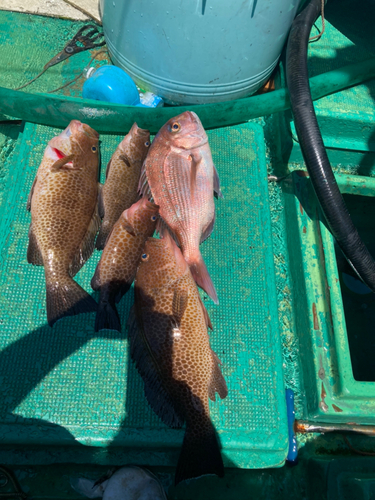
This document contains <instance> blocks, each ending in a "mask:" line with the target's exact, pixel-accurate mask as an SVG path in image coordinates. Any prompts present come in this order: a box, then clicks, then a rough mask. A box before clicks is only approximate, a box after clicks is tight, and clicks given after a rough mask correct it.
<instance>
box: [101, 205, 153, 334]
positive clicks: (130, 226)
mask: <svg viewBox="0 0 375 500" xmlns="http://www.w3.org/2000/svg"><path fill="white" fill-rule="evenodd" d="M158 210H159V207H158V206H157V205H154V204H153V203H150V202H149V201H148V200H147V199H146V198H141V199H140V200H139V201H137V203H134V205H132V206H131V207H130V208H128V209H127V210H125V211H124V212H123V213H122V214H121V216H120V218H119V219H118V221H117V222H116V224H115V225H114V227H113V229H112V232H111V234H110V236H109V238H108V241H107V244H106V246H105V248H104V250H103V254H102V256H101V259H100V261H99V263H98V265H97V268H96V271H95V275H94V277H93V279H92V281H91V286H92V288H93V289H94V290H100V301H99V308H98V312H97V314H96V321H95V331H96V332H98V331H99V330H101V329H103V328H109V329H113V330H118V331H119V332H121V324H120V318H119V315H118V312H117V309H116V305H115V302H119V301H120V300H121V297H122V296H123V295H124V294H125V293H126V292H127V291H128V290H129V288H130V285H131V284H132V283H133V281H134V278H135V273H136V271H137V266H138V263H139V259H140V258H141V254H142V251H143V247H144V244H145V241H146V239H147V237H149V236H152V235H153V234H154V231H155V227H156V221H157V217H158Z"/></svg>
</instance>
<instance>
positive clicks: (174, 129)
mask: <svg viewBox="0 0 375 500" xmlns="http://www.w3.org/2000/svg"><path fill="white" fill-rule="evenodd" d="M180 128H181V125H180V124H179V123H178V122H173V123H172V126H171V130H172V132H178V131H179V130H180Z"/></svg>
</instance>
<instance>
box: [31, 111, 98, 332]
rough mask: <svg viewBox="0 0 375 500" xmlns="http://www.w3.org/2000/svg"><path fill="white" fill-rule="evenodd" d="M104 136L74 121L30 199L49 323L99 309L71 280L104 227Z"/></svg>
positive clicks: (34, 253)
mask: <svg viewBox="0 0 375 500" xmlns="http://www.w3.org/2000/svg"><path fill="white" fill-rule="evenodd" d="M98 141H99V134H98V133H97V132H96V131H95V130H93V129H92V128H91V127H89V126H88V125H85V124H82V123H81V122H79V121H77V120H73V121H72V122H71V123H70V124H69V126H68V127H67V128H66V129H65V130H64V131H63V132H62V133H61V134H60V135H58V136H56V137H54V138H53V139H52V140H51V141H50V142H49V143H48V146H47V148H46V150H45V153H44V156H43V160H42V163H41V165H40V166H39V169H38V172H37V175H36V178H35V180H34V183H33V186H32V189H31V193H30V196H29V201H28V209H29V210H30V211H31V225H30V229H29V246H28V251H27V259H28V262H29V263H32V264H35V265H43V266H44V270H45V278H46V293H47V299H46V301H47V319H48V323H49V325H50V326H53V324H54V323H55V322H56V321H57V320H58V319H60V318H62V317H64V316H71V315H75V314H78V313H81V312H91V311H96V309H97V304H96V302H95V301H94V299H93V298H92V297H91V296H90V295H88V294H87V293H86V292H85V291H84V290H83V289H82V288H81V287H80V286H79V285H78V284H77V283H76V282H75V281H73V279H72V277H73V276H74V275H75V274H76V273H77V272H78V271H79V269H80V268H81V267H82V266H83V264H84V263H85V262H86V260H87V259H88V258H89V257H90V255H91V253H92V251H93V249H94V243H95V236H96V233H97V231H98V229H99V224H100V218H99V214H98V190H99V184H98V163H99V161H98V153H99V150H98Z"/></svg>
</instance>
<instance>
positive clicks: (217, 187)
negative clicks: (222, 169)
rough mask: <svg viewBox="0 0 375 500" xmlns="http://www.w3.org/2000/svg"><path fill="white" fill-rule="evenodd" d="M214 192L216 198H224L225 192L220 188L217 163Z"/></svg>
mask: <svg viewBox="0 0 375 500" xmlns="http://www.w3.org/2000/svg"><path fill="white" fill-rule="evenodd" d="M214 194H215V196H216V198H224V196H223V193H222V192H221V189H220V179H219V174H218V173H217V170H216V167H215V165H214Z"/></svg>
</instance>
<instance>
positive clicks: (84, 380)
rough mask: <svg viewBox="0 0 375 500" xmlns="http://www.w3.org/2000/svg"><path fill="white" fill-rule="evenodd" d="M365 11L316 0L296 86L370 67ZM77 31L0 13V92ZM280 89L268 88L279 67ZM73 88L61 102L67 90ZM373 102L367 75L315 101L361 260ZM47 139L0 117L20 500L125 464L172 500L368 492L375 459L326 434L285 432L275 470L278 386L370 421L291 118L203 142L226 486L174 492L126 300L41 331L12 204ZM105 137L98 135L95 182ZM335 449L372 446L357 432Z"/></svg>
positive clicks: (354, 326)
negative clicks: (292, 463)
mask: <svg viewBox="0 0 375 500" xmlns="http://www.w3.org/2000/svg"><path fill="white" fill-rule="evenodd" d="M363 6H364V7H366V8H368V14H367V15H365V14H364V13H363V12H362V11H363V9H362V10H361V11H359V10H358V11H357V10H356V11H355V12H353V9H352V7H351V5H350V2H349V1H348V0H345V1H341V2H340V3H339V2H338V1H337V0H330V2H328V4H327V7H326V31H325V34H324V35H323V37H322V39H321V40H320V41H319V42H315V43H312V44H311V45H310V48H309V68H310V76H313V75H317V74H321V73H324V72H326V71H329V70H331V69H333V68H340V67H342V66H345V65H346V64H349V63H351V62H357V61H360V60H366V59H370V58H371V57H374V56H375V51H374V43H373V42H374V38H375V35H374V34H373V30H372V26H371V23H370V21H369V19H371V16H370V7H371V5H370V0H368V1H366V2H363ZM372 19H373V17H372ZM81 25H82V23H79V22H72V21H67V20H56V19H48V18H43V17H38V16H29V15H26V14H15V13H9V12H3V11H0V26H1V31H0V41H1V43H0V57H1V58H2V60H3V61H5V62H6V64H5V65H4V69H3V70H2V72H1V73H0V86H5V87H16V86H18V85H21V84H23V83H25V82H26V81H27V80H28V79H30V78H32V77H34V76H35V75H36V74H37V73H38V72H39V71H40V69H41V68H42V67H43V65H44V64H45V62H47V61H48V60H49V59H50V58H51V57H52V56H53V55H55V54H56V53H57V52H58V51H60V50H61V48H62V44H63V43H62V41H61V40H67V39H69V38H70V37H71V36H73V35H74V34H75V32H76V31H77V29H78V28H79V27H80V26H81ZM317 25H318V26H321V21H320V20H319V21H318V22H317ZM91 57H92V54H90V53H88V52H85V53H82V54H79V55H77V56H75V57H74V58H71V59H69V60H68V61H67V62H66V63H64V64H62V65H58V66H55V67H54V68H51V69H50V70H49V71H48V72H47V73H46V74H45V75H43V76H42V77H41V78H40V79H39V80H37V81H36V82H35V83H34V84H32V85H33V87H32V86H30V92H47V91H49V90H52V89H54V88H56V87H59V86H61V85H63V84H64V83H66V82H68V81H69V80H71V79H72V78H74V76H76V74H78V73H79V72H80V71H81V70H82V68H83V67H84V66H85V65H86V64H88V62H89V61H90V58H91ZM99 59H101V61H100V62H99V64H103V63H105V62H106V61H107V59H106V55H105V54H102V55H101V57H100V58H99ZM96 64H98V63H96ZM278 80H279V82H280V83H279V84H280V85H282V84H283V76H282V72H281V75H280V77H279V78H278ZM82 81H83V80H82V79H79V80H78V81H77V82H76V83H75V84H74V85H72V86H69V87H66V88H65V89H63V90H62V91H61V93H63V94H64V95H72V96H78V95H79V92H80V88H81V85H82ZM374 96H375V81H370V82H366V83H365V84H363V85H358V86H356V87H353V88H351V89H347V90H345V91H342V92H339V93H336V94H332V95H330V96H327V97H325V98H323V99H320V100H319V101H317V102H316V103H315V109H316V112H317V116H318V121H319V124H320V126H321V130H322V134H323V139H324V142H325V145H326V147H327V148H328V154H329V157H330V160H331V162H332V165H333V168H334V171H335V173H336V174H337V179H338V183H339V186H340V189H341V191H342V192H343V193H344V197H345V199H346V201H347V203H348V206H349V207H350V211H351V214H352V217H353V219H354V220H355V223H356V224H357V225H358V227H359V230H360V234H361V235H362V236H363V238H364V239H365V241H366V244H368V246H369V248H370V251H371V252H372V254H373V255H375V230H374V229H375V227H374V208H375V207H374V199H375V179H374V177H375V139H374V137H375V104H374ZM6 118H9V117H4V120H5V119H6ZM58 132H59V130H58V129H54V128H51V127H46V126H42V125H34V124H31V123H18V122H9V121H7V122H2V123H1V124H0V210H1V215H2V218H1V225H2V228H1V232H0V239H1V252H2V259H1V262H0V267H1V273H0V300H1V309H0V310H1V314H0V381H1V385H0V465H5V466H8V467H9V468H10V469H12V470H13V471H14V473H15V475H16V477H17V478H18V480H19V482H20V484H21V486H22V488H23V489H24V490H25V491H26V492H27V493H29V494H30V495H31V496H32V498H51V499H52V498H64V499H65V498H66V499H68V498H72V499H73V498H74V499H78V498H82V497H80V496H79V495H78V494H77V493H75V492H74V491H73V490H72V489H71V487H70V485H69V479H70V477H77V476H85V477H90V478H97V477H99V476H100V475H101V474H103V473H104V472H106V471H107V470H108V468H109V467H110V466H118V465H124V464H126V463H135V464H138V465H142V464H143V465H147V466H149V467H150V468H151V469H152V470H153V471H155V472H156V473H158V474H159V477H160V478H161V480H162V482H163V485H164V486H165V488H166V490H167V492H168V495H169V498H171V499H191V498H196V499H198V498H205V499H207V498H215V499H218V500H220V499H228V500H230V499H232V498H239V497H240V498H253V497H254V498H255V497H259V498H287V497H288V498H296V499H300V498H301V499H302V498H308V499H319V500H320V499H322V498H327V499H329V500H334V499H339V498H340V499H342V498H348V499H349V498H350V499H352V498H358V499H362V498H363V499H370V498H371V495H372V494H373V493H372V492H373V484H374V475H373V466H374V462H373V461H374V459H373V458H370V457H364V456H363V457H358V456H355V454H353V451H352V450H351V449H350V448H348V445H347V443H346V442H345V441H344V440H343V437H342V435H341V434H326V435H320V434H300V435H298V437H297V438H298V446H299V463H298V465H297V466H296V467H293V468H291V467H288V466H287V465H285V460H286V456H287V452H288V446H289V445H288V426H287V414H286V405H285V388H289V389H292V390H293V392H294V397H295V410H296V418H297V419H301V420H308V421H309V422H318V423H323V424H339V423H344V422H355V423H358V424H362V425H373V424H374V423H375V422H374V421H375V412H374V409H375V408H374V407H375V384H374V383H375V372H374V366H373V362H372V360H373V356H374V354H375V344H374V342H373V339H372V335H371V332H372V325H373V324H374V320H375V307H374V305H375V304H374V299H373V296H372V294H368V293H364V292H366V290H363V289H362V290H359V289H358V283H354V282H353V279H354V278H353V277H352V276H351V274H350V271H349V270H348V269H347V267H346V266H345V262H344V261H343V259H342V258H341V256H340V253H339V252H338V251H337V248H336V246H335V244H334V241H333V239H332V237H331V235H330V234H329V232H328V230H327V228H326V226H325V222H324V218H323V216H322V214H321V213H320V210H319V207H318V204H317V201H316V198H315V195H314V193H313V190H312V187H311V185H310V181H309V179H308V177H307V176H306V167H305V165H304V163H303V158H302V154H301V150H300V148H299V144H298V140H297V138H296V133H295V130H294V125H293V120H292V116H291V113H290V111H286V112H284V113H279V114H277V115H272V116H268V117H265V118H259V119H255V120H251V121H250V122H248V123H246V124H243V125H238V126H234V127H227V128H220V129H216V130H209V131H208V136H209V141H210V145H211V150H212V155H213V159H214V162H215V164H216V167H217V169H218V172H219V176H220V180H221V185H222V191H223V195H224V199H219V200H216V201H215V203H216V210H217V219H216V225H215V229H214V232H213V234H212V236H211V237H210V238H209V239H208V240H207V241H206V242H205V243H204V244H203V245H202V246H201V251H202V254H203V257H204V259H205V261H206V263H207V267H208V269H209V272H210V274H211V276H212V279H213V282H214V283H215V286H216V288H217V291H218V295H219V301H220V303H219V305H217V306H216V305H214V304H213V303H212V302H211V301H210V300H209V299H208V298H207V297H206V296H205V294H204V293H202V298H203V299H204V303H205V305H206V307H207V309H208V312H209V314H210V317H211V320H212V323H213V326H214V331H213V332H212V333H210V341H211V345H212V348H213V349H214V350H215V352H216V353H217V355H218V357H219V358H220V360H221V361H222V363H223V365H222V371H223V374H224V376H225V378H226V381H227V384H228V389H229V393H228V397H227V398H226V399H225V400H220V399H218V398H217V401H216V402H210V411H211V417H212V421H213V423H214V425H215V428H216V430H217V433H218V436H219V440H220V443H221V447H222V455H223V459H224V463H225V466H226V468H227V469H226V476H225V478H224V479H219V478H216V477H204V478H201V479H199V480H195V481H190V482H188V483H186V484H181V485H179V486H178V487H177V488H175V487H174V486H173V485H172V483H173V474H174V466H175V464H176V463H177V458H178V454H179V449H180V445H181V443H182V438H183V430H173V429H168V428H167V427H165V426H164V425H163V424H162V423H161V422H160V420H159V419H158V418H157V417H156V415H155V414H154V413H153V412H152V410H151V409H150V407H149V406H148V404H147V402H146V399H145V397H144V393H143V385H142V381H141V378H140V377H139V375H138V373H137V371H136V369H135V367H134V365H133V363H132V362H131V360H130V359H129V354H128V340H127V334H126V326H125V323H126V318H127V314H128V311H129V308H130V307H131V305H132V302H133V291H132V290H131V291H130V292H129V293H128V294H127V295H126V296H125V297H124V298H123V300H122V301H121V303H120V307H119V311H120V315H121V317H122V318H123V330H122V332H121V334H120V333H118V332H114V331H110V330H103V331H101V332H99V333H95V332H94V329H93V325H94V315H93V314H85V315H80V316H77V317H74V318H66V319H64V320H62V321H60V322H58V323H57V324H56V325H55V326H54V327H53V328H52V329H51V328H49V327H48V325H47V324H46V311H45V282H44V272H43V269H42V268H41V267H35V266H31V265H29V264H28V263H27V260H26V250H27V242H28V237H27V232H28V226H29V223H30V218H31V216H30V214H29V212H27V210H26V201H27V197H28V193H29V190H30V187H31V184H32V181H33V179H34V176H35V173H36V170H37V168H38V165H39V163H40V161H41V158H42V156H43V151H44V149H45V146H46V144H47V142H48V140H49V139H50V138H51V137H52V136H53V135H55V134H57V133H58ZM120 139H121V138H120V137H119V136H115V135H110V134H101V144H100V148H101V155H102V167H101V180H102V181H103V180H104V171H105V166H106V164H107V162H108V160H109V158H110V156H111V154H112V152H113V151H114V149H115V147H116V145H117V143H118V142H119V140H120ZM268 176H272V177H271V178H270V179H271V180H270V179H268ZM275 177H276V178H278V179H281V180H280V181H279V182H275V181H274V180H272V179H274V178H275ZM67 237H68V235H67ZM99 257H100V252H98V251H95V252H94V254H93V256H92V257H91V258H90V260H89V261H88V262H87V263H86V264H85V266H84V267H83V268H82V270H81V271H80V273H79V274H78V276H77V278H76V279H77V281H78V282H79V283H80V284H81V285H82V286H83V287H84V288H85V289H86V290H87V291H89V292H90V293H91V294H92V296H93V297H94V298H95V299H96V300H97V299H98V295H97V294H96V293H94V292H92V291H91V288H90V280H91V277H92V275H93V273H94V270H95V266H96V264H97V262H98V260H99ZM358 290H359V291H358ZM350 440H351V441H350V442H351V443H352V444H353V445H354V446H355V447H356V448H359V449H361V450H365V451H373V450H372V448H373V444H372V441H371V438H370V437H366V436H362V437H360V436H353V437H350ZM259 469H261V470H259ZM0 491H1V487H0ZM353 495H354V496H353Z"/></svg>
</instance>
